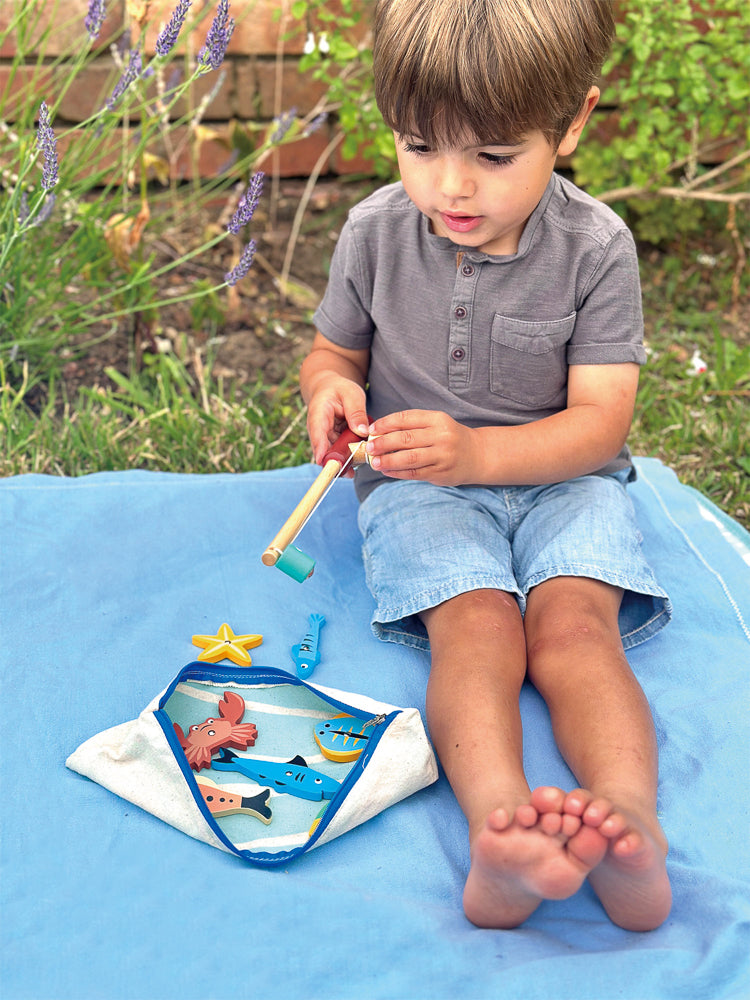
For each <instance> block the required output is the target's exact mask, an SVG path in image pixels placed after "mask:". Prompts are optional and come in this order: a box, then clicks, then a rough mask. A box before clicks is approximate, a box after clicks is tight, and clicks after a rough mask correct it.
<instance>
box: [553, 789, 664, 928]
mask: <svg viewBox="0 0 750 1000" xmlns="http://www.w3.org/2000/svg"><path fill="white" fill-rule="evenodd" d="M562 808H563V812H564V814H565V815H572V816H576V817H579V818H580V819H581V822H582V823H583V825H584V826H590V827H592V828H593V829H596V830H598V831H599V832H600V833H601V835H602V836H603V837H605V838H606V840H607V844H608V848H607V852H606V854H605V856H604V859H603V860H602V862H601V864H599V865H598V866H597V867H596V869H595V870H594V871H592V872H591V875H590V876H589V882H590V883H591V886H592V888H593V889H594V892H595V893H596V894H597V896H598V897H599V899H600V901H601V904H602V906H603V907H604V909H605V910H606V911H607V914H608V915H609V918H610V919H611V920H612V922H613V923H615V924H617V925H618V926H620V927H624V928H625V930H629V931H650V930H653V929H654V928H656V927H659V926H660V925H661V924H663V923H664V921H665V920H666V919H667V916H668V915H669V911H670V908H671V905H672V890H671V887H670V884H669V878H668V876H667V867H666V857H667V841H666V838H665V837H664V834H663V833H662V830H661V827H659V825H658V823H657V822H656V820H653V821H646V820H644V819H642V818H640V817H639V816H638V814H637V813H635V812H632V813H631V812H628V811H626V810H624V809H619V808H617V807H615V806H614V805H613V804H612V802H611V801H610V800H609V799H606V798H597V797H594V796H593V795H592V794H591V793H590V792H587V791H585V790H583V789H580V788H578V789H576V790H575V791H573V792H570V793H568V794H567V795H565V796H564V797H563V806H562Z"/></svg>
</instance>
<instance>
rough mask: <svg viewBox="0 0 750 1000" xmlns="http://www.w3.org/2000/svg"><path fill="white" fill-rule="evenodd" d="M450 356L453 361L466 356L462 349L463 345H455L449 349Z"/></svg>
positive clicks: (461, 359)
mask: <svg viewBox="0 0 750 1000" xmlns="http://www.w3.org/2000/svg"><path fill="white" fill-rule="evenodd" d="M451 357H452V358H453V360H454V361H463V359H464V358H465V357H466V351H465V350H464V349H463V347H455V348H454V349H453V350H452V351H451Z"/></svg>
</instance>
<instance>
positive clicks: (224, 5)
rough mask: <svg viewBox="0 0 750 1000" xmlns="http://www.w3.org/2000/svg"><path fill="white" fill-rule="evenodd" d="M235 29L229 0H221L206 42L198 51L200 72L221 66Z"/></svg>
mask: <svg viewBox="0 0 750 1000" xmlns="http://www.w3.org/2000/svg"><path fill="white" fill-rule="evenodd" d="M233 31H234V18H230V17H229V0H219V3H218V5H217V7H216V16H215V17H214V19H213V21H212V22H211V27H210V28H209V29H208V34H207V35H206V44H205V45H204V46H203V48H202V49H201V50H200V52H199V53H198V72H200V73H207V72H208V71H209V70H212V69H218V68H219V66H221V64H222V62H223V61H224V55H225V53H226V51H227V46H228V45H229V40H230V38H231V37H232V32H233Z"/></svg>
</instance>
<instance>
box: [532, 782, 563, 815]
mask: <svg viewBox="0 0 750 1000" xmlns="http://www.w3.org/2000/svg"><path fill="white" fill-rule="evenodd" d="M564 802H565V792H564V791H563V790H562V789H561V788H553V787H552V786H551V785H540V787H539V788H535V789H534V791H533V792H532V793H531V804H532V806H534V808H535V809H536V810H537V811H538V812H539V813H540V814H543V813H560V814H561V813H562V812H563V804H564Z"/></svg>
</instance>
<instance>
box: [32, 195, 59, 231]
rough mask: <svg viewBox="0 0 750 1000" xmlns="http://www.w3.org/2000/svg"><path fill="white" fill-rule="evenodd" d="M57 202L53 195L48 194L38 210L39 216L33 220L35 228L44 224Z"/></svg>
mask: <svg viewBox="0 0 750 1000" xmlns="http://www.w3.org/2000/svg"><path fill="white" fill-rule="evenodd" d="M56 200H57V198H56V196H55V195H54V194H48V195H47V197H46V198H45V199H44V204H43V205H42V207H41V208H40V210H39V214H38V215H37V217H36V219H34V225H35V226H43V225H44V223H45V222H46V221H47V219H49V217H50V216H51V215H52V209H53V208H54V207H55V201H56Z"/></svg>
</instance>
